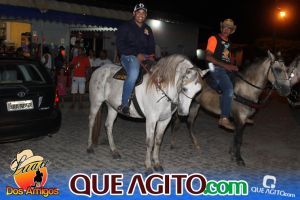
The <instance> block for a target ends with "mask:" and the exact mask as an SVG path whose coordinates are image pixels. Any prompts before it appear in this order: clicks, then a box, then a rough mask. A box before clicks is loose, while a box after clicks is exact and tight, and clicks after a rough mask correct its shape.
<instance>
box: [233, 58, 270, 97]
mask: <svg viewBox="0 0 300 200" xmlns="http://www.w3.org/2000/svg"><path fill="white" fill-rule="evenodd" d="M269 64H270V61H268V60H264V61H262V63H257V64H253V65H250V66H249V68H248V70H246V71H245V73H243V74H242V76H243V78H244V79H245V80H247V81H248V82H250V83H251V84H253V85H255V86H258V87H260V88H265V86H266V84H267V82H268V77H267V76H268V68H269ZM262 91H263V90H262V89H257V88H255V87H253V86H251V85H250V84H248V83H246V82H245V81H243V80H238V81H237V82H236V85H235V89H234V92H235V93H236V94H238V95H241V96H242V97H245V98H247V99H249V100H252V101H254V102H256V101H257V100H258V97H259V95H260V94H261V93H262Z"/></svg>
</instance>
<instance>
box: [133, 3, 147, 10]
mask: <svg viewBox="0 0 300 200" xmlns="http://www.w3.org/2000/svg"><path fill="white" fill-rule="evenodd" d="M140 9H142V10H144V11H145V12H147V8H146V7H145V5H144V4H143V3H138V4H136V5H135V6H134V9H133V12H136V11H138V10H140Z"/></svg>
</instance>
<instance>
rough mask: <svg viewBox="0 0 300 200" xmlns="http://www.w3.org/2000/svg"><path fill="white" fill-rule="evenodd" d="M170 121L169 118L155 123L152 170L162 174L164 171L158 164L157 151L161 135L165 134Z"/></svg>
mask: <svg viewBox="0 0 300 200" xmlns="http://www.w3.org/2000/svg"><path fill="white" fill-rule="evenodd" d="M170 120H171V117H170V118H169V119H167V120H164V121H159V122H157V125H156V136H155V144H154V150H153V160H154V170H155V171H158V172H163V171H164V169H163V167H162V166H161V164H160V162H159V151H160V145H161V141H162V138H163V135H164V133H165V130H166V128H167V126H168V124H169V122H170Z"/></svg>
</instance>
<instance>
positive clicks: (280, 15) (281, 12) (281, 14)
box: [273, 6, 287, 52]
mask: <svg viewBox="0 0 300 200" xmlns="http://www.w3.org/2000/svg"><path fill="white" fill-rule="evenodd" d="M275 12H276V13H275V15H276V16H277V18H278V19H279V20H281V21H283V20H284V19H285V18H286V16H287V12H286V11H285V10H283V9H281V8H280V7H277V6H276V10H275ZM277 27H278V25H277V21H275V23H274V32H273V51H274V52H276V39H277V38H276V37H277Z"/></svg>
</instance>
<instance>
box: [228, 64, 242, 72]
mask: <svg viewBox="0 0 300 200" xmlns="http://www.w3.org/2000/svg"><path fill="white" fill-rule="evenodd" d="M225 69H226V70H228V71H231V72H237V71H239V68H238V67H237V66H236V65H232V64H227V65H225Z"/></svg>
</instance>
